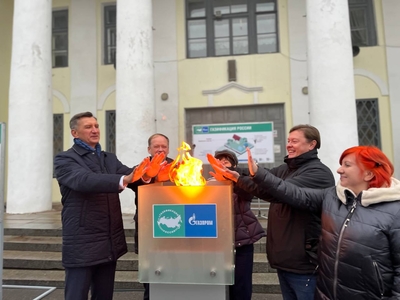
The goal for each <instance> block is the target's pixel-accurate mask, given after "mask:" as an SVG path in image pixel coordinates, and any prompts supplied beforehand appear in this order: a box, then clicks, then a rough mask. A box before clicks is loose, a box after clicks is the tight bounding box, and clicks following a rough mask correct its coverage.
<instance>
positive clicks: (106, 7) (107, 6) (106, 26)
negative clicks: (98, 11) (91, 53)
mask: <svg viewBox="0 0 400 300" xmlns="http://www.w3.org/2000/svg"><path fill="white" fill-rule="evenodd" d="M110 11H115V24H107V16H108V15H107V14H108V13H109V12H110ZM112 28H115V45H110V46H109V43H108V42H109V40H108V38H107V30H108V29H112ZM116 35H117V5H116V4H115V3H114V4H105V5H104V6H103V65H113V64H115V59H116V52H117V37H116ZM109 47H113V49H115V52H114V57H112V58H111V59H110V60H109V59H108V56H109V50H108V49H109Z"/></svg>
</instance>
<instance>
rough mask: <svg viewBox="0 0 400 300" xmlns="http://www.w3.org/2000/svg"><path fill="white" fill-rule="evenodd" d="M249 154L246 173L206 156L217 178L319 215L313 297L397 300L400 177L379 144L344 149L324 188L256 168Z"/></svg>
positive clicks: (399, 294)
mask: <svg viewBox="0 0 400 300" xmlns="http://www.w3.org/2000/svg"><path fill="white" fill-rule="evenodd" d="M248 155H249V168H250V174H252V175H253V176H250V177H249V176H247V177H246V176H239V174H238V173H236V172H232V171H230V170H228V169H226V168H224V166H222V165H221V164H219V163H218V161H215V160H213V158H212V156H211V155H209V156H208V159H209V161H210V163H211V164H212V166H213V168H214V170H215V171H216V173H218V174H219V176H221V175H223V176H225V177H226V178H229V179H231V180H233V181H235V182H236V185H237V186H238V187H240V188H242V189H244V190H246V191H248V192H250V193H252V192H254V191H255V189H257V186H258V188H262V189H264V190H266V191H268V193H269V194H271V195H273V196H274V199H276V200H278V201H281V202H284V203H288V204H290V205H293V206H296V207H298V208H302V209H308V210H310V211H315V212H320V213H321V220H322V232H321V237H320V247H319V251H318V259H319V264H320V270H319V273H318V279H317V291H316V294H315V298H316V299H324V300H327V299H329V300H347V299H352V300H357V299H400V201H399V199H400V181H398V180H397V179H395V178H392V177H391V176H392V175H393V171H394V170H393V165H392V164H391V162H390V161H389V160H388V158H387V157H386V156H385V155H384V154H383V153H382V152H381V151H380V150H379V149H378V148H376V147H372V146H357V147H352V148H349V149H347V150H345V151H344V152H343V154H342V155H341V157H340V159H339V162H340V167H339V169H338V170H337V172H338V173H339V174H340V181H339V183H338V184H337V186H336V187H332V188H327V189H324V190H313V189H307V188H299V187H296V186H295V185H293V184H290V183H288V182H285V181H283V180H282V179H280V178H277V177H275V176H274V175H272V174H271V173H269V172H268V171H267V170H264V169H261V168H260V169H258V168H257V166H256V165H255V164H254V162H253V160H252V157H251V153H250V151H249V150H248ZM249 181H252V182H254V183H256V187H254V184H253V185H249V184H248V183H249ZM249 186H253V187H252V190H251V189H249V188H248V187H249Z"/></svg>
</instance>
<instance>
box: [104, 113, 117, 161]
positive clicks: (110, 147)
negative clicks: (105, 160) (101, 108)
mask: <svg viewBox="0 0 400 300" xmlns="http://www.w3.org/2000/svg"><path fill="white" fill-rule="evenodd" d="M115 122H116V112H115V110H107V111H106V151H108V152H111V153H116V150H115V132H116V125H115Z"/></svg>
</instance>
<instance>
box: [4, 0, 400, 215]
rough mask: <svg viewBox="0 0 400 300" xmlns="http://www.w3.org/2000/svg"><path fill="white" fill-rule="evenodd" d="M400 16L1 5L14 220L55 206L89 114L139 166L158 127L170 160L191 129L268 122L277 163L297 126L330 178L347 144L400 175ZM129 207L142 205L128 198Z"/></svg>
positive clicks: (192, 3)
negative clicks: (63, 158) (367, 148)
mask: <svg viewBox="0 0 400 300" xmlns="http://www.w3.org/2000/svg"><path fill="white" fill-rule="evenodd" d="M31 2H32V3H31ZM399 11H400V2H399V1H397V0H333V1H323V0H242V1H241V0H236V1H228V0H214V1H211V0H135V1H130V0H118V1H117V2H111V1H102V0H86V1H80V0H53V1H50V0H37V1H24V0H2V1H1V2H0V16H1V20H2V26H1V27H0V36H1V37H2V39H3V41H2V43H1V44H0V67H1V73H0V122H5V123H6V124H7V128H8V131H7V146H8V150H7V161H6V183H7V184H6V199H5V201H6V202H7V212H9V213H25V212H35V211H42V210H47V209H50V208H51V205H52V203H53V202H59V201H60V194H59V191H58V186H57V182H56V180H55V179H54V178H53V176H52V173H53V172H52V171H53V165H52V160H53V157H54V155H55V154H57V153H58V152H59V151H62V150H66V149H68V148H69V147H70V146H71V144H72V138H71V135H70V130H69V119H70V118H71V116H72V115H74V114H76V113H79V112H82V111H92V112H93V113H94V114H95V115H96V116H97V118H98V121H99V124H100V129H101V145H102V148H103V149H105V150H108V151H112V152H115V153H117V155H118V157H119V158H120V160H121V161H122V162H123V163H125V164H127V165H131V166H133V165H135V164H137V163H139V162H140V161H141V160H142V159H143V157H145V156H146V155H147V138H148V137H149V136H150V135H151V134H153V133H155V132H160V133H163V134H165V135H167V136H168V137H169V138H170V151H171V153H170V156H171V157H175V156H176V154H177V152H176V148H177V147H179V145H180V144H181V142H182V141H186V142H188V143H189V144H192V126H193V125H201V124H218V123H246V122H265V121H271V122H273V123H274V155H275V164H280V163H281V162H282V161H283V157H284V156H285V155H286V150H285V142H286V138H287V131H288V129H290V128H291V127H292V126H294V125H297V124H300V123H309V124H312V125H314V126H316V127H317V128H318V129H320V131H321V135H322V148H321V150H320V157H321V158H322V160H323V161H324V162H325V163H326V164H327V165H328V166H329V167H331V169H332V170H333V171H334V172H335V171H336V169H337V167H338V158H339V155H340V153H341V152H342V151H343V150H344V149H345V148H347V147H350V146H353V145H357V144H373V145H376V146H378V147H380V148H381V149H382V150H383V151H384V152H385V153H386V154H387V155H388V157H389V158H390V159H391V160H392V162H393V163H394V165H395V169H396V176H397V177H400V137H399V136H398V135H396V133H397V132H399V130H400V120H399V118H397V117H396V112H397V111H400V108H399V100H398V99H400V36H399V35H398V31H399V30H400V20H399V19H398V18H397V14H398V12H399ZM272 165H273V164H266V165H265V166H267V167H270V166H272ZM204 170H205V172H208V170H209V168H208V166H204ZM21 187H23V188H21ZM122 205H123V210H124V211H125V212H131V211H133V209H134V207H133V193H132V192H131V191H124V192H123V193H122Z"/></svg>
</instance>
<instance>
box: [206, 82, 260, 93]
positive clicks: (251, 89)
mask: <svg viewBox="0 0 400 300" xmlns="http://www.w3.org/2000/svg"><path fill="white" fill-rule="evenodd" d="M232 88H236V89H238V90H240V91H242V92H246V93H254V92H261V91H262V90H263V87H262V86H260V87H246V86H243V85H241V84H239V83H236V82H229V83H228V84H226V85H224V86H222V87H220V88H218V89H215V90H205V91H203V92H202V93H203V95H215V94H220V93H222V92H224V91H226V90H229V89H232Z"/></svg>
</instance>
